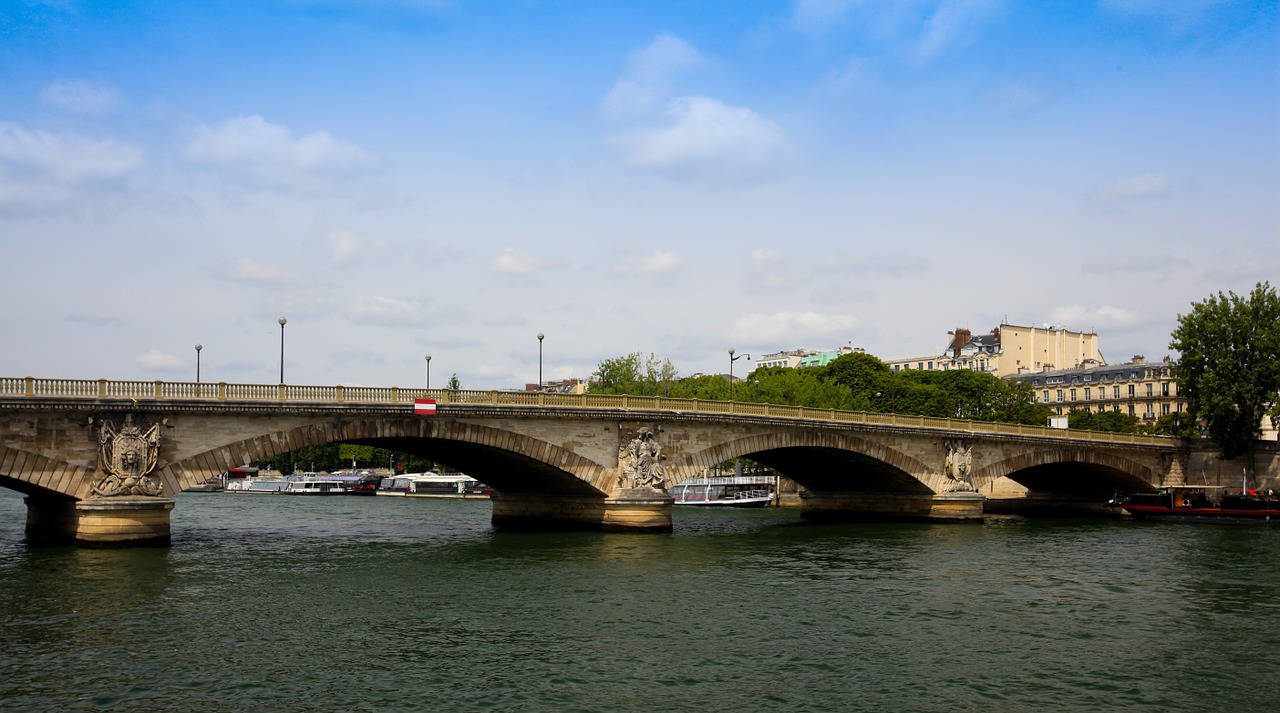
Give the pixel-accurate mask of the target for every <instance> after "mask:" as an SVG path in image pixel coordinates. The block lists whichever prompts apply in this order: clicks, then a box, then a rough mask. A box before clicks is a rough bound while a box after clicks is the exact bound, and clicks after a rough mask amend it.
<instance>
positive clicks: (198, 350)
mask: <svg viewBox="0 0 1280 713" xmlns="http://www.w3.org/2000/svg"><path fill="white" fill-rule="evenodd" d="M201 349H204V347H203V346H201V345H199V344H197V345H196V383H197V384H198V383H200V350H201Z"/></svg>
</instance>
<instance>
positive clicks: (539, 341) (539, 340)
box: [538, 332, 546, 391]
mask: <svg viewBox="0 0 1280 713" xmlns="http://www.w3.org/2000/svg"><path fill="white" fill-rule="evenodd" d="M545 336H546V335H545V334H543V333H542V332H538V391H542V338H543V337H545Z"/></svg>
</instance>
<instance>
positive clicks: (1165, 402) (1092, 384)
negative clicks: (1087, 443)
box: [1013, 355, 1187, 424]
mask: <svg viewBox="0 0 1280 713" xmlns="http://www.w3.org/2000/svg"><path fill="white" fill-rule="evenodd" d="M1172 366H1173V364H1172V362H1171V361H1170V360H1169V357H1165V358H1164V359H1163V360H1162V361H1160V362H1156V363H1147V360H1146V359H1145V358H1143V357H1142V356H1141V355H1138V356H1135V357H1134V358H1133V359H1132V360H1130V361H1129V362H1128V363H1126V364H1111V365H1092V366H1087V367H1082V368H1076V369H1042V370H1040V371H1038V372H1025V373H1022V374H1018V375H1015V376H1014V377H1013V378H1015V379H1017V380H1018V381H1025V382H1027V383H1029V384H1031V388H1032V389H1033V390H1034V391H1035V399H1036V402H1037V403H1042V404H1045V405H1047V406H1048V407H1049V409H1050V410H1051V411H1052V412H1053V413H1055V414H1058V415H1066V414H1069V413H1070V412H1071V411H1075V410H1080V411H1088V412H1090V413H1100V412H1102V411H1119V412H1120V413H1125V414H1128V415H1130V416H1136V417H1137V418H1139V419H1142V421H1143V422H1144V423H1148V424H1149V423H1153V422H1154V421H1155V420H1156V419H1158V418H1160V417H1161V416H1165V415H1167V414H1171V413H1184V412H1185V411H1186V410H1187V400H1186V399H1185V398H1183V397H1182V396H1180V395H1179V394H1178V384H1177V382H1176V381H1174V380H1173V375H1172V374H1171V373H1170V372H1171V369H1172Z"/></svg>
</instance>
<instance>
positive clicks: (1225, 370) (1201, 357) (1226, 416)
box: [1169, 282, 1280, 459]
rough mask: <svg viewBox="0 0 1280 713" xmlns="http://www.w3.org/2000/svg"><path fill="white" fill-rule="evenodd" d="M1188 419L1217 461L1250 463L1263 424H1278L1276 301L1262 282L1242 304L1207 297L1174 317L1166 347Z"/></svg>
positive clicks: (1279, 303) (1234, 298)
mask: <svg viewBox="0 0 1280 713" xmlns="http://www.w3.org/2000/svg"><path fill="white" fill-rule="evenodd" d="M1169 348H1170V349H1176V350H1178V352H1180V354H1181V356H1180V357H1179V358H1178V361H1177V362H1176V363H1175V364H1174V367H1173V375H1174V377H1175V378H1177V380H1178V389H1179V391H1180V392H1181V393H1182V395H1183V396H1185V397H1186V398H1187V413H1188V414H1189V415H1190V416H1191V417H1192V418H1194V419H1197V420H1199V421H1200V422H1201V423H1203V424H1204V428H1205V433H1206V435H1208V436H1209V438H1212V439H1213V440H1214V442H1215V443H1217V444H1218V449H1219V451H1220V455H1221V457H1222V458H1224V459H1225V458H1234V457H1235V456H1238V455H1242V454H1250V455H1252V451H1253V442H1254V441H1255V440H1257V438H1258V437H1259V436H1260V435H1261V424H1262V418H1263V417H1264V416H1266V415H1268V414H1270V415H1271V416H1272V418H1273V419H1274V418H1275V417H1277V416H1280V296H1278V295H1277V294H1276V290H1275V288H1274V287H1272V286H1271V284H1270V283H1269V282H1260V283H1258V284H1257V285H1256V286H1255V287H1254V288H1253V291H1252V292H1250V293H1249V296H1248V297H1247V298H1245V297H1241V296H1239V295H1237V294H1235V293H1234V292H1228V293H1227V294H1225V295H1224V294H1223V293H1221V292H1219V293H1218V294H1217V295H1210V296H1209V297H1208V298H1206V299H1205V300H1204V301H1203V302H1193V303H1192V304H1191V311H1190V312H1188V313H1187V314H1180V315H1178V326H1177V328H1176V329H1174V331H1173V334H1172V335H1171V339H1170V342H1169Z"/></svg>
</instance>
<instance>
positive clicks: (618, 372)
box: [588, 352, 728, 396]
mask: <svg viewBox="0 0 1280 713" xmlns="http://www.w3.org/2000/svg"><path fill="white" fill-rule="evenodd" d="M675 378H676V367H675V365H674V364H672V363H671V360H670V359H660V358H658V357H657V355H655V354H652V353H651V354H649V356H648V357H644V356H642V355H641V354H640V352H632V353H630V354H628V355H627V356H624V357H618V358H616V359H605V360H604V361H602V362H600V365H599V366H598V367H596V371H595V373H594V374H592V380H591V383H590V385H589V386H588V390H589V391H590V392H591V393H593V394H630V395H632V396H671V395H673V394H672V382H673V381H674V380H675ZM725 388H726V391H727V389H728V385H727V384H726V386H725Z"/></svg>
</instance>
